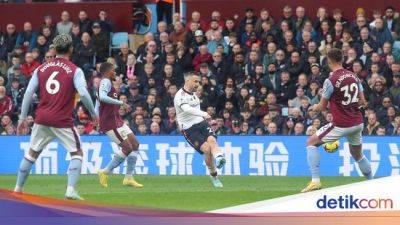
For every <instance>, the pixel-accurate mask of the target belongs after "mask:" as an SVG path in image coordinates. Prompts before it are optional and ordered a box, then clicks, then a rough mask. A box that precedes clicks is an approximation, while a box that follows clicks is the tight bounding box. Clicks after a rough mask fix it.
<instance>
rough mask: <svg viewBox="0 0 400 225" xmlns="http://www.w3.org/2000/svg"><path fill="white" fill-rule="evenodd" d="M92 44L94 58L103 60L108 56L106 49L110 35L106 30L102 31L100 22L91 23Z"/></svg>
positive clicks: (99, 60)
mask: <svg viewBox="0 0 400 225" xmlns="http://www.w3.org/2000/svg"><path fill="white" fill-rule="evenodd" d="M92 32H93V35H92V41H91V42H92V45H93V48H94V50H95V52H96V60H97V61H98V62H104V61H105V59H106V58H107V57H108V49H109V45H110V35H109V33H108V32H106V31H103V30H102V28H101V26H100V24H99V23H97V22H95V23H93V25H92Z"/></svg>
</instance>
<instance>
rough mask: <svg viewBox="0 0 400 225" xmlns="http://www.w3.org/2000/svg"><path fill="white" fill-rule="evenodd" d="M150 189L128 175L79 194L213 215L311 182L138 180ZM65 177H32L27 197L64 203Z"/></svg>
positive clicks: (92, 184)
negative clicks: (126, 180)
mask: <svg viewBox="0 0 400 225" xmlns="http://www.w3.org/2000/svg"><path fill="white" fill-rule="evenodd" d="M135 178H136V180H137V181H139V182H140V183H142V184H143V185H144V188H141V189H136V188H130V187H124V186H122V179H123V176H122V175H111V176H110V179H109V187H108V188H102V187H101V186H100V184H99V183H98V180H97V176H96V175H82V176H81V180H80V182H79V186H78V190H79V193H80V194H81V196H82V197H83V198H85V199H86V200H87V201H89V202H91V203H102V204H112V205H131V206H137V207H150V208H164V209H180V210H187V211H208V210H214V209H219V208H224V207H229V206H234V205H239V204H245V203H250V202H255V201H260V200H266V199H271V198H277V197H281V196H286V195H291V194H296V193H298V192H299V190H300V189H301V188H303V187H304V186H305V185H306V184H307V182H308V181H309V179H310V178H308V177H266V176H224V177H221V181H222V182H223V184H224V188H223V189H215V188H213V187H212V186H211V184H210V182H209V178H208V177H207V176H135ZM15 180H16V176H15V175H0V188H3V189H9V190H11V189H13V187H14V185H15ZM361 180H363V179H362V178H354V177H325V178H322V183H323V186H324V187H332V186H337V185H342V184H348V183H352V182H357V181H361ZM66 182H67V177H66V176H65V175H31V176H30V177H29V179H28V181H27V183H26V187H25V192H27V193H31V194H37V195H43V196H48V197H55V198H63V197H64V191H65V186H66Z"/></svg>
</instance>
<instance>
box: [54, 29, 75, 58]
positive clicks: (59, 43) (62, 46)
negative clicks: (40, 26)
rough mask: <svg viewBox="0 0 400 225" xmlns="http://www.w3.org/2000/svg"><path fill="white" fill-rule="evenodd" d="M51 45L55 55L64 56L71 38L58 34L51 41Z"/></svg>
mask: <svg viewBox="0 0 400 225" xmlns="http://www.w3.org/2000/svg"><path fill="white" fill-rule="evenodd" d="M53 45H54V48H55V49H56V52H57V53H59V54H65V53H67V52H68V50H69V48H70V47H71V46H72V37H71V35H69V34H59V35H57V36H56V37H55V38H54V39H53Z"/></svg>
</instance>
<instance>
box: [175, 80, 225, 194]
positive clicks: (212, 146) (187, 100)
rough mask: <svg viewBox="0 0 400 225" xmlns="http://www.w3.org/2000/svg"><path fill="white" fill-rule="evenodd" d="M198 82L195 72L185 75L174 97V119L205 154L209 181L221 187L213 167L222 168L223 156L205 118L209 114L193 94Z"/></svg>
mask: <svg viewBox="0 0 400 225" xmlns="http://www.w3.org/2000/svg"><path fill="white" fill-rule="evenodd" d="M199 83H200V77H199V76H198V75H197V74H195V73H188V74H187V75H185V85H184V86H183V88H181V89H180V90H179V91H178V92H177V93H176V94H175V97H174V106H175V110H176V119H177V122H178V127H179V129H180V130H181V131H182V133H183V136H184V137H185V138H186V140H187V141H188V143H189V144H190V145H191V146H192V147H193V148H194V149H195V150H197V151H198V152H199V153H200V154H204V155H205V161H206V165H207V167H208V170H209V171H210V178H211V183H212V184H213V185H214V187H216V188H222V187H223V185H222V183H221V181H220V180H219V179H218V176H217V170H216V168H215V167H217V168H218V169H220V168H222V167H223V166H224V165H225V157H224V155H223V154H222V151H221V149H219V148H218V143H217V140H216V136H215V133H214V131H213V130H212V128H211V127H210V126H209V125H208V123H207V120H209V119H211V117H210V115H208V113H207V112H204V111H202V110H201V109H200V99H199V98H198V97H197V96H196V94H195V92H196V90H197V88H198V86H199ZM214 159H215V164H216V165H215V164H214Z"/></svg>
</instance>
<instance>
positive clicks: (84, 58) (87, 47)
mask: <svg viewBox="0 0 400 225" xmlns="http://www.w3.org/2000/svg"><path fill="white" fill-rule="evenodd" d="M94 56H95V49H94V47H93V44H92V42H91V38H90V35H89V33H87V32H85V33H83V34H82V42H81V43H79V44H78V45H77V46H76V49H75V56H74V61H76V63H77V64H78V65H79V66H80V67H82V69H83V72H84V73H85V75H88V74H90V71H91V68H92V66H93V61H94Z"/></svg>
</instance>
